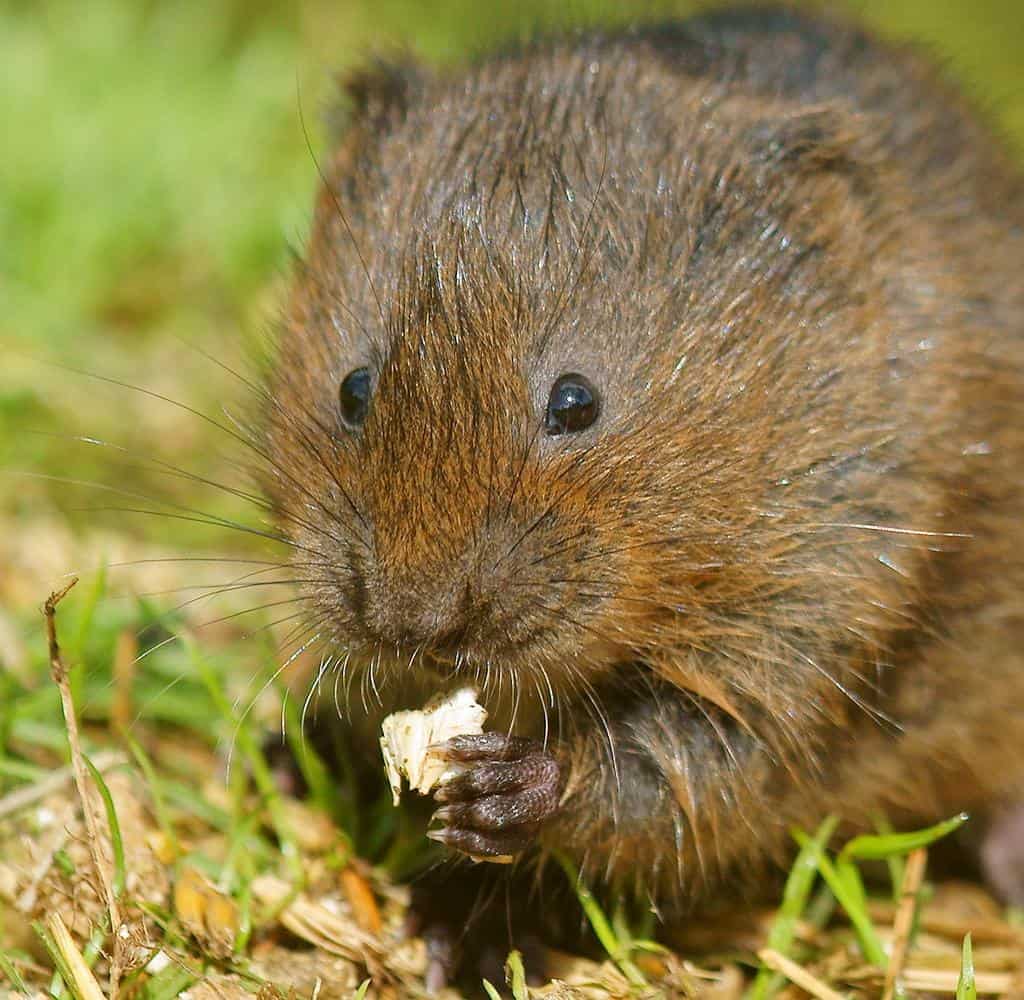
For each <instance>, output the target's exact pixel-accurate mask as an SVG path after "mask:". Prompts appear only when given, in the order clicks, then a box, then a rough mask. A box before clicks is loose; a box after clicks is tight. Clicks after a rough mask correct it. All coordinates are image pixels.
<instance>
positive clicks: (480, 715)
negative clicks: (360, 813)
mask: <svg viewBox="0 0 1024 1000" xmlns="http://www.w3.org/2000/svg"><path fill="white" fill-rule="evenodd" d="M486 719H487V710H486V709H485V708H484V707H483V706H482V705H481V704H479V703H478V702H477V700H476V692H475V691H474V690H473V689H472V688H469V687H465V688H460V689H459V690H458V691H455V692H453V693H452V694H449V695H446V696H445V695H438V696H437V697H434V698H431V699H430V701H428V702H427V704H426V705H425V706H424V707H423V708H421V709H418V710H416V711H411V712H393V713H392V714H391V715H389V716H388V717H387V718H386V719H385V720H384V722H383V723H382V724H381V734H382V735H381V738H380V749H381V753H383V755H384V768H385V770H386V771H387V775H388V783H389V784H390V785H391V795H392V798H393V799H394V802H395V805H396V806H397V805H398V802H399V799H400V798H401V794H402V778H403V777H404V778H406V779H407V780H408V782H409V787H410V788H412V789H415V790H416V791H417V792H419V793H420V794H421V795H429V794H430V792H432V791H433V790H434V789H435V788H436V787H437V786H438V785H439V784H440V783H441V780H442V777H444V775H445V771H446V769H447V768H448V764H447V763H446V762H445V761H444V760H443V759H442V758H441V757H440V756H439V755H438V754H437V753H435V752H433V751H432V750H431V747H433V746H436V745H437V744H440V743H444V742H446V741H447V740H450V739H451V738H452V737H453V736H464V735H476V734H479V733H482V732H483V731H484V722H485V720H486Z"/></svg>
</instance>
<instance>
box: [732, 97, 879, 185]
mask: <svg viewBox="0 0 1024 1000" xmlns="http://www.w3.org/2000/svg"><path fill="white" fill-rule="evenodd" d="M744 139H745V144H746V146H747V148H748V152H749V153H750V154H751V156H752V159H753V162H754V163H755V164H757V165H759V166H762V167H763V168H764V169H766V170H777V169H778V168H780V167H781V168H786V167H788V168H790V169H793V170H797V171H801V172H809V173H821V172H838V173H843V174H846V175H848V176H849V177H850V178H851V179H854V178H857V177H860V178H863V179H865V180H866V179H867V177H868V176H869V175H870V174H871V173H873V171H874V160H875V158H874V156H873V154H872V152H871V143H870V138H869V135H868V129H867V122H866V121H865V118H864V116H863V115H858V114H857V113H855V112H854V111H852V110H848V109H846V108H843V107H837V106H835V105H817V106H811V107H807V108H801V109H800V110H798V111H789V110H787V111H783V112H780V113H779V114H777V115H768V116H766V117H760V118H759V119H758V120H757V121H755V122H753V123H752V124H751V125H750V126H749V127H748V129H747V130H746V134H745V136H744Z"/></svg>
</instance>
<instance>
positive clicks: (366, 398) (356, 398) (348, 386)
mask: <svg viewBox="0 0 1024 1000" xmlns="http://www.w3.org/2000/svg"><path fill="white" fill-rule="evenodd" d="M372 388H373V387H372V385H371V384H370V369H369V368H357V369H356V370H355V371H353V372H349V373H348V375H346V376H345V380H344V381H343V382H342V383H341V389H340V390H339V392H338V402H339V403H340V404H341V419H342V420H344V421H345V424H346V426H348V427H351V428H353V429H354V428H356V427H359V426H361V425H362V423H363V421H364V420H365V419H366V411H367V410H368V409H369V408H370V392H371V390H372Z"/></svg>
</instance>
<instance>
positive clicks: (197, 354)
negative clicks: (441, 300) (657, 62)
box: [0, 0, 1024, 663]
mask: <svg viewBox="0 0 1024 1000" xmlns="http://www.w3.org/2000/svg"><path fill="white" fill-rule="evenodd" d="M848 6H851V7H852V8H853V9H854V10H855V11H857V12H859V13H860V14H861V15H862V16H863V17H865V18H867V19H868V20H870V21H873V22H875V23H877V24H879V25H880V26H881V27H882V28H883V29H884V30H885V31H886V32H887V33H889V34H891V35H894V36H896V37H900V38H913V39H918V40H923V41H926V42H928V43H929V44H931V45H932V46H933V47H934V49H935V50H936V51H937V52H938V53H939V54H940V56H941V57H942V58H943V59H944V60H946V61H948V64H949V67H950V71H951V72H952V73H953V74H954V75H955V76H957V77H959V78H960V79H961V80H962V81H964V83H965V84H966V85H967V86H968V87H969V89H970V90H971V91H972V92H973V93H974V94H975V95H976V96H978V97H979V98H980V99H981V100H982V101H983V102H984V103H985V104H987V105H989V106H990V107H991V108H992V109H993V113H994V115H995V116H996V117H997V118H998V120H999V121H1000V122H1001V123H1002V125H1003V126H1004V127H1005V129H1006V130H1007V132H1008V133H1009V134H1010V135H1011V136H1012V139H1013V141H1014V142H1015V144H1016V145H1017V146H1018V148H1019V149H1022V150H1024V56H1022V51H1024V45H1022V43H1024V3H1021V0H860V2H858V3H853V4H849V5H848ZM670 9H685V8H684V7H683V5H682V4H680V3H673V4H669V3H661V4H655V3H652V2H643V3H636V4H630V3H627V2H620V3H613V2H611V0H572V2H571V3H569V4H568V5H567V6H566V5H562V4H558V3H554V2H545V0H529V2H526V0H519V2H501V3H486V2H479V0H478V2H470V0H335V2H328V0H309V2H308V3H305V4H294V5H292V4H284V3H275V2H271V0H179V2H173V3H172V2H166V3H160V2H156V0H77V2H67V0H24V2H12V0H6V2H3V3H0V65H2V66H3V83H2V85H0V123H2V130H0V135H2V137H3V138H2V140H0V143H2V152H0V305H2V308H0V660H3V661H4V662H7V663H10V662H12V661H13V660H14V659H16V658H17V657H18V655H19V653H18V650H19V645H18V641H19V640H18V638H17V636H18V634H19V633H20V632H21V631H22V630H23V628H25V627H28V626H27V625H23V622H24V623H28V622H29V621H30V619H29V618H27V617H26V616H27V614H28V610H29V609H31V608H33V607H34V606H36V605H37V604H38V602H39V601H40V600H41V599H42V597H43V596H44V595H45V593H46V592H47V590H48V589H49V588H50V587H51V586H52V585H54V584H55V583H56V582H58V580H59V578H60V575H61V574H63V573H66V572H68V571H70V570H80V571H88V570H89V569H90V568H94V567H95V566H97V565H99V564H100V563H101V562H103V561H107V562H112V563H118V562H123V561H126V560H136V559H156V558H160V557H163V556H168V555H174V554H175V553H188V554H190V555H192V556H196V555H203V554H213V553H219V552H231V551H235V550H245V551H249V550H251V549H252V548H253V546H254V542H253V538H252V537H251V536H247V535H244V534H241V533H238V532H233V531H231V530H229V529H228V528H226V527H218V526H213V527H211V526H208V525H204V524H200V523H198V522H197V521H196V520H192V519H189V518H190V517H191V515H186V516H185V517H182V518H166V517H154V516H150V515H144V514H126V513H122V512H119V511H112V510H109V509H105V508H110V507H111V506H127V507H132V508H138V507H147V508H150V507H153V506H154V504H153V502H152V501H150V500H142V499H139V497H138V496H133V495H134V494H138V495H140V496H146V497H151V498H155V500H157V501H159V502H160V503H162V504H165V505H166V504H174V503H177V504H181V505H185V506H187V507H189V508H193V507H194V508H201V509H202V510H203V511H205V512H208V513H212V514H214V515H216V516H218V517H227V518H236V517H237V518H240V519H243V520H245V521H246V522H247V523H249V524H258V523H259V512H258V511H257V510H256V509H254V508H251V507H248V506H247V505H245V504H243V503H241V502H240V501H239V500H237V498H235V497H234V496H232V495H230V494H229V493H226V492H224V491H220V490H217V489H215V488H212V487H209V486H206V485H204V484H202V483H197V482H195V481H191V480H189V479H188V478H186V477H184V476H181V475H178V474H176V473H172V472H169V471H168V469H167V468H166V467H163V466H161V465H159V463H168V464H169V465H172V466H176V467H179V466H180V467H182V468H184V469H187V470H188V471H190V472H191V473H193V474H195V475H198V476H201V477H204V478H209V479H213V480H217V481H219V482H224V481H227V482H230V483H237V482H240V481H241V480H240V475H241V474H240V473H239V472H238V471H237V470H236V468H235V465H236V463H237V462H238V460H239V459H240V458H242V459H244V455H242V454H240V452H239V449H238V448H237V446H233V445H232V442H231V441H230V439H229V436H228V435H226V434H224V433H222V432H218V431H216V430H215V429H213V428H212V427H211V426H210V424H208V423H206V422H204V421H203V420H202V419H200V418H199V417H197V416H195V415H194V414H193V413H191V412H189V411H188V410H187V409H183V408H181V407H176V406H174V405H172V404H170V403H167V402H163V401H161V400H159V399H155V398H153V397H152V396H149V395H146V394H144V393H141V392H137V391H132V390H129V389H125V388H121V387H118V386H116V385H113V384H111V383H109V382H103V381H98V380H96V379H94V378H90V377H88V376H86V375H81V374H76V373H74V372H69V371H67V370H66V368H63V367H57V366H56V365H60V366H68V367H70V368H72V369H83V370H85V371H88V372H92V373H95V374H98V375H100V376H103V377H105V378H108V379H114V380H122V381H125V382H128V383H131V384H132V385H135V386H140V387H143V388H144V389H146V390H149V391H151V392H153V393H159V394H160V395H163V396H166V397H169V398H171V399H174V400H178V401H180V402H181V403H183V404H185V406H187V407H194V408H197V409H199V410H202V411H204V412H208V413H211V414H213V415H214V416H215V417H216V418H217V419H219V420H221V421H226V420H228V419H229V417H227V416H225V413H224V410H225V408H227V410H228V411H230V409H231V408H232V406H233V405H234V404H235V403H236V402H239V403H240V402H244V399H245V395H246V391H245V389H244V387H243V386H242V385H241V383H240V382H239V381H238V380H237V379H235V378H233V377H232V375H230V374H229V373H228V372H227V371H226V370H225V368H222V367H220V366H219V365H218V364H217V363H216V362H221V363H223V365H225V366H227V367H230V368H236V369H243V368H244V367H245V365H246V363H247V362H246V356H247V350H248V348H247V344H249V343H251V341H252V339H253V338H254V337H259V336H261V335H264V334H265V333H267V332H268V331H270V330H271V329H272V327H273V321H274V316H275V303H276V302H277V301H278V299H279V295H280V291H281V287H282V283H283V278H284V275H285V274H286V272H287V267H288V263H289V259H290V253H291V251H292V250H293V249H299V248H301V245H302V241H303V235H304V232H305V230H306V227H307V224H308V221H309V209H310V204H311V200H312V199H311V195H312V190H313V187H314V181H315V178H316V171H315V168H314V164H313V160H312V157H311V155H310V152H309V150H308V148H307V144H306V139H305V137H304V134H303V125H302V121H303V119H304V121H305V123H306V126H307V128H308V130H309V133H310V136H311V141H312V144H313V147H314V149H319V148H321V144H322V142H323V135H322V130H321V127H320V126H321V119H322V117H323V115H322V112H323V110H324V105H325V103H326V102H327V100H328V97H329V95H330V93H331V89H332V83H331V81H332V74H333V73H334V71H335V70H338V69H341V68H344V67H345V66H348V65H351V64H352V63H353V62H354V61H358V60H359V59H360V58H362V57H365V56H366V55H367V54H368V53H370V52H374V51H381V50H383V51H388V50H391V49H394V48H396V47H405V48H408V49H410V50H412V51H414V52H416V53H418V54H419V55H420V56H422V57H423V58H425V59H427V60H429V61H435V62H446V61H451V60H455V59H457V58H458V57H459V56H460V55H461V54H463V53H464V52H465V51H466V49H467V48H480V47H484V46H486V45H487V44H488V43H489V42H490V41H492V40H493V39H495V38H498V37H507V36H508V35H510V34H515V33H517V32H522V31H528V30H529V29H530V27H531V26H533V25H535V24H537V23H550V22H552V21H556V22H564V21H571V22H579V21H583V20H586V19H591V18H609V17H614V18H620V19H621V18H630V17H634V16H637V15H642V16H653V15H656V14H659V13H664V12H665V11H667V10H670ZM300 110H301V115H300ZM197 348H199V349H201V350H197ZM201 352H206V354H208V355H210V356H211V357H212V358H214V359H216V362H215V361H212V360H210V359H209V358H207V357H204V355H203V353H201ZM78 437H85V438H89V439H96V440H99V441H102V442H106V444H105V445H98V444H94V443H91V442H90V441H83V440H78V439H76V438H78ZM153 463H157V464H153ZM46 477H53V478H46ZM66 480H74V481H81V482H84V483H86V484H88V483H95V484H98V485H97V486H89V485H84V486H76V485H72V484H69V483H67V482H66ZM116 490H124V491H126V492H127V493H128V494H133V495H129V496H127V497H120V498H119V497H118V496H117V494H116V492H114V491H116ZM163 509H165V510H170V509H171V508H168V507H166V506H164V508H163ZM179 513H184V512H181V511H179ZM197 575H198V570H197V569H196V567H195V564H190V563H181V564H171V563H149V562H146V563H141V564H138V565H136V566H134V567H129V568H125V569H124V570H123V571H119V572H115V573H112V577H111V580H112V583H113V585H114V586H115V587H116V586H119V585H120V586H124V587H126V588H132V587H134V588H146V587H150V588H151V589H160V588H170V587H172V586H178V585H183V584H185V583H194V582H198V583H204V582H207V581H208V579H209V577H210V575H211V574H210V573H209V572H204V573H203V574H202V579H200V580H197V579H196V577H197ZM32 627H33V628H34V625H33V626H32Z"/></svg>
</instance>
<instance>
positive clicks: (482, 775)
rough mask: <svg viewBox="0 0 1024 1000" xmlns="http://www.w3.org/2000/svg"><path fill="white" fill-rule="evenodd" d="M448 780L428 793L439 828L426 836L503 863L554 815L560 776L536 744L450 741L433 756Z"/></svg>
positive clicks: (499, 738)
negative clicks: (446, 771) (433, 801)
mask: <svg viewBox="0 0 1024 1000" xmlns="http://www.w3.org/2000/svg"><path fill="white" fill-rule="evenodd" d="M435 752H437V753H438V754H439V755H440V756H441V757H442V758H443V759H444V760H445V761H446V762H447V763H448V764H449V771H450V772H451V773H452V775H453V776H452V777H450V778H448V779H447V780H444V781H442V783H441V787H440V788H439V789H438V790H437V791H436V792H435V793H434V798H435V799H436V800H437V801H438V802H442V803H444V805H442V807H441V808H440V809H438V810H437V811H436V812H435V813H434V820H437V821H438V822H440V823H441V824H442V826H441V827H440V828H439V829H436V830H431V831H430V832H429V833H428V834H427V836H428V837H430V838H431V839H433V840H437V841H439V842H440V843H442V844H446V845H447V846H448V847H452V848H454V849H455V850H457V851H461V852H462V853H463V854H468V855H470V856H471V857H473V858H490V859H492V860H498V859H501V860H505V859H509V858H511V857H512V856H513V855H515V854H518V853H519V852H520V851H522V850H525V849H526V848H527V847H529V846H530V845H531V844H533V843H535V842H536V839H537V835H538V834H539V833H540V829H541V827H542V825H543V824H544V822H545V821H546V820H547V819H548V818H550V817H551V816H552V815H553V814H554V813H555V811H556V810H557V809H558V802H559V795H560V793H561V787H562V770H561V766H560V765H559V763H558V761H557V760H556V759H555V757H554V755H553V754H552V753H551V752H550V751H549V750H547V749H546V748H545V747H544V745H543V744H541V743H539V742H537V741H536V740H527V739H522V738H520V737H516V736H503V735H502V734H500V733H482V734H480V735H479V736H456V737H455V738H454V739H451V740H448V742H447V743H443V744H441V746H440V747H438V748H437V749H436V751H435Z"/></svg>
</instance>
